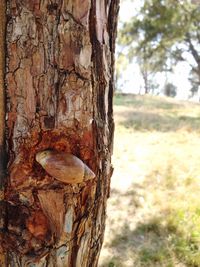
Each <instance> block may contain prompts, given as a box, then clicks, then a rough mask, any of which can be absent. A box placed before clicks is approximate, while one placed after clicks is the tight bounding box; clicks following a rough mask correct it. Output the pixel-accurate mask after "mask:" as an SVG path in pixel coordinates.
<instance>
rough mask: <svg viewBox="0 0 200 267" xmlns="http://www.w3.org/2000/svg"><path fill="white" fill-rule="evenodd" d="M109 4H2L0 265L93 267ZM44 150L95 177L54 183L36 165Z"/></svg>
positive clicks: (108, 169) (16, 0)
mask: <svg viewBox="0 0 200 267" xmlns="http://www.w3.org/2000/svg"><path fill="white" fill-rule="evenodd" d="M118 5H119V3H118V0H110V1H106V0H105V1H96V0H92V1H89V0H83V1H81V0H74V1H72V0H55V1H50V0H37V1H26V0H23V1H21V0H8V1H7V18H8V21H7V28H6V41H7V43H6V49H7V59H6V60H7V72H6V99H7V101H6V118H7V119H6V127H7V135H6V141H7V147H8V156H9V161H8V176H7V186H6V189H5V197H4V199H3V201H2V202H1V203H3V205H2V206H3V207H4V209H2V211H3V212H2V215H5V216H2V217H3V218H2V221H3V224H2V225H1V232H2V234H1V243H2V246H3V249H4V252H3V253H1V259H2V260H1V262H2V266H16V267H18V266H19V267H21V266H77V267H79V266H97V262H98V256H99V252H100V248H101V245H102V241H103V233H104V227H105V210H106V200H107V197H108V195H109V185H110V177H111V174H112V166H111V154H112V136H113V118H112V93H113V65H114V57H113V54H114V42H115V33H116V21H117V13H118ZM0 121H1V122H2V121H3V119H0ZM49 149H52V150H54V151H57V152H59V153H63V152H65V153H71V154H73V155H75V156H76V157H78V158H80V159H81V160H82V161H83V162H84V163H85V164H86V165H87V166H88V167H89V168H90V169H91V170H92V171H93V172H94V173H95V175H96V177H95V179H91V180H88V181H83V182H82V183H77V184H66V183H63V182H62V181H59V180H57V179H55V177H52V176H51V175H50V174H49V173H48V172H46V171H45V169H43V168H42V166H41V165H40V164H39V163H38V162H37V161H36V154H37V153H38V152H40V151H43V150H49ZM53 173H54V172H53Z"/></svg>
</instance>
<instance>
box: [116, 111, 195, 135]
mask: <svg viewBox="0 0 200 267" xmlns="http://www.w3.org/2000/svg"><path fill="white" fill-rule="evenodd" d="M118 115H120V116H121V117H122V118H123V119H122V120H121V121H120V122H119V125H121V126H123V127H125V128H128V129H133V130H136V131H160V132H169V131H178V130H180V129H186V130H191V131H198V130H200V117H191V116H169V115H159V114H156V113H151V112H149V113H147V112H140V111H122V112H118Z"/></svg>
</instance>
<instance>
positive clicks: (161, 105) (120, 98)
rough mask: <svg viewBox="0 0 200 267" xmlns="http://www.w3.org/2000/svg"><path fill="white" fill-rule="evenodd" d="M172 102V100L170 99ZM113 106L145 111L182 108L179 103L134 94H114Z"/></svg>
mask: <svg viewBox="0 0 200 267" xmlns="http://www.w3.org/2000/svg"><path fill="white" fill-rule="evenodd" d="M170 100H171V101H172V99H170ZM114 105H116V106H129V107H134V108H140V107H143V106H145V107H146V108H147V109H149V110H150V109H152V108H154V109H155V108H157V109H164V110H169V109H179V108H182V106H183V104H181V103H171V102H167V100H166V99H164V100H163V99H162V98H159V97H155V96H150V95H148V96H147V97H146V96H141V95H134V94H115V97H114Z"/></svg>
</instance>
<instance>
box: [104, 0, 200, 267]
mask: <svg viewBox="0 0 200 267" xmlns="http://www.w3.org/2000/svg"><path fill="white" fill-rule="evenodd" d="M115 87H116V91H115V96H114V118H115V138H114V153H113V160H112V162H113V165H114V169H115V170H114V174H113V177H112V181H111V196H110V198H109V200H108V208H107V214H108V217H107V223H106V232H105V238H104V246H103V249H102V252H101V256H100V262H99V266H100V267H142V266H147V267H157V266H158V267H162V266H165V267H189V266H194V267H198V266H200V197H199V195H200V149H199V147H200V105H199V101H200V88H199V87H200V1H199V0H140V1H138V0H121V7H120V16H119V27H118V38H117V46H116V75H115Z"/></svg>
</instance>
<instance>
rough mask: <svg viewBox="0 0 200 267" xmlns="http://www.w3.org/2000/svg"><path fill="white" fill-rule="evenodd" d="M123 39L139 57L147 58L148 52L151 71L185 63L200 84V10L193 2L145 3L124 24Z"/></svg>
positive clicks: (152, 0) (150, 0) (155, 0)
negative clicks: (135, 14)
mask: <svg viewBox="0 0 200 267" xmlns="http://www.w3.org/2000/svg"><path fill="white" fill-rule="evenodd" d="M120 37H121V38H119V40H120V43H121V45H124V46H128V47H129V50H130V53H132V55H136V57H137V58H140V59H143V58H144V53H143V51H144V49H145V61H149V62H150V64H149V67H148V69H151V70H153V71H155V72H157V71H165V72H166V71H172V70H173V66H174V65H176V64H177V62H181V61H186V62H188V64H189V66H190V68H191V70H192V72H193V73H194V72H195V73H196V74H197V75H196V76H197V77H198V83H200V75H199V73H200V50H199V43H200V8H199V6H198V5H196V4H195V3H194V1H193V2H191V1H189V0H187V1H176V0H175V1H174V0H145V1H143V5H142V6H141V8H140V11H139V12H138V14H137V16H134V18H133V19H132V20H131V21H130V22H127V23H124V26H123V29H122V31H121V33H120ZM141 61H142V60H141Z"/></svg>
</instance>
